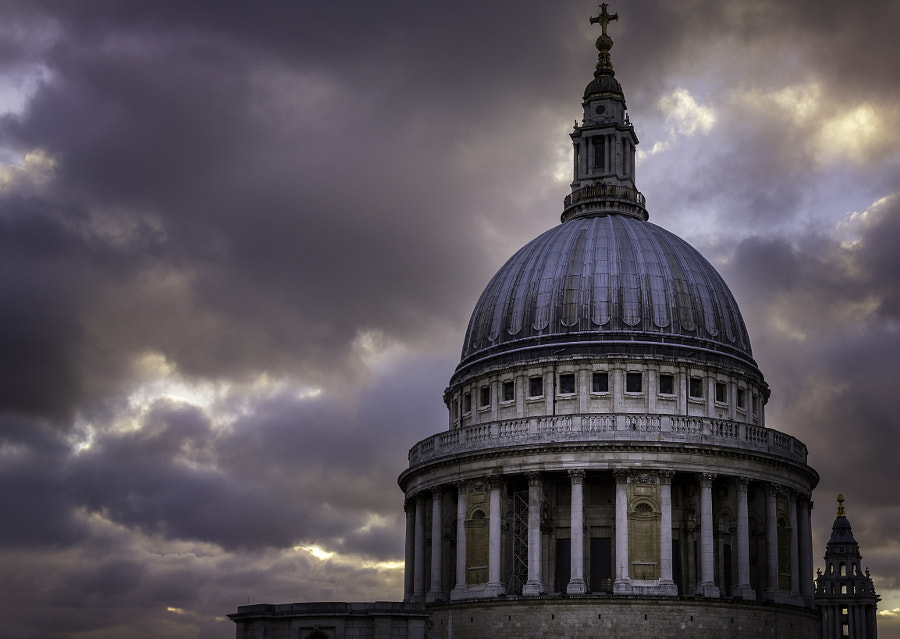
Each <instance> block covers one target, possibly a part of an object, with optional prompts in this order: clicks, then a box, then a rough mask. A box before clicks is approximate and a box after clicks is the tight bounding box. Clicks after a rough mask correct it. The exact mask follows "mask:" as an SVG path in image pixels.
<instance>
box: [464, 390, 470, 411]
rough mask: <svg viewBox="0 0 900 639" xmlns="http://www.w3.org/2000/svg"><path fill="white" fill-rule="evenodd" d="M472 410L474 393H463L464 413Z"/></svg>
mask: <svg viewBox="0 0 900 639" xmlns="http://www.w3.org/2000/svg"><path fill="white" fill-rule="evenodd" d="M471 412H472V393H466V394H465V395H463V413H464V414H465V413H471Z"/></svg>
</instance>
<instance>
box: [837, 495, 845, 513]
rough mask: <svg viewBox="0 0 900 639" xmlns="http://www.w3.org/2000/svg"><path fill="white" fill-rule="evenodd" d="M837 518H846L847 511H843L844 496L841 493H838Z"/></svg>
mask: <svg viewBox="0 0 900 639" xmlns="http://www.w3.org/2000/svg"><path fill="white" fill-rule="evenodd" d="M837 516H838V517H846V516H847V511H846V510H844V495H843V493H838V509H837Z"/></svg>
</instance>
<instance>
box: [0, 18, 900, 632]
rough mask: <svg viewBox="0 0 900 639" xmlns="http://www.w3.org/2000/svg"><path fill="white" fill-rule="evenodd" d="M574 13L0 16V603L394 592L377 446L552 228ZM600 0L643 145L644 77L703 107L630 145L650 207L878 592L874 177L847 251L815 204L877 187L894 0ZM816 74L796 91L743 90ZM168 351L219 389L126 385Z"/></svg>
mask: <svg viewBox="0 0 900 639" xmlns="http://www.w3.org/2000/svg"><path fill="white" fill-rule="evenodd" d="M596 9H597V7H596V4H593V3H592V4H589V5H584V4H578V5H576V4H574V3H572V4H567V5H566V6H554V5H551V4H546V5H544V4H540V3H533V4H527V3H526V4H523V3H510V2H492V3H484V2H477V3H476V2H463V3H454V5H453V6H443V5H440V6H439V5H433V4H429V3H421V2H401V3H392V4H390V5H384V4H379V3H370V2H352V3H318V4H315V5H313V4H310V3H267V4H260V3H254V4H252V5H251V4H247V3H243V2H220V3H215V5H212V4H209V3H198V2H153V3H134V2H132V3H91V2H87V3H77V4H75V3H64V2H45V3H19V2H13V3H6V4H5V5H4V6H3V7H2V8H0V70H2V73H3V75H4V78H10V79H11V80H10V81H11V83H12V84H13V85H16V86H21V87H23V89H22V90H23V91H26V93H27V99H26V100H25V102H24V107H23V108H22V109H21V110H13V112H10V113H7V114H5V115H0V161H2V162H3V163H7V162H8V160H7V158H9V157H15V158H16V161H17V162H18V163H19V164H20V166H19V167H18V168H16V169H15V170H12V169H9V171H11V173H9V175H11V176H12V177H7V174H6V173H3V172H2V171H3V170H5V169H4V168H3V167H0V299H2V301H3V304H2V305H0V326H2V331H0V356H2V360H3V362H4V367H3V371H4V372H3V373H0V462H2V463H0V505H2V507H3V508H4V512H12V513H16V516H15V517H10V518H7V519H6V520H5V521H4V526H3V527H2V530H0V542H2V544H3V548H0V570H2V572H3V574H4V575H5V576H9V577H8V579H7V580H6V585H5V587H4V590H3V597H4V601H5V602H7V604H8V605H9V606H10V609H12V610H18V611H19V612H18V613H16V615H11V617H10V618H8V619H7V620H6V621H5V623H6V624H7V627H8V628H10V629H14V630H15V632H16V634H17V635H19V636H32V637H65V636H70V635H71V634H74V633H75V632H77V631H92V632H94V633H95V635H92V636H97V637H128V636H133V637H139V636H147V635H148V634H153V635H154V636H170V637H175V636H186V635H199V636H209V637H213V636H216V637H228V636H233V626H232V625H231V624H230V622H215V621H213V618H214V617H216V616H220V615H222V614H224V613H227V612H229V611H231V610H233V609H234V608H235V606H237V605H239V604H243V603H247V602H248V600H252V601H273V602H274V601H297V600H304V599H325V600H327V599H353V598H356V599H376V598H379V599H387V598H394V597H398V596H399V591H400V584H399V583H398V579H399V574H398V573H397V572H389V571H385V570H383V569H381V568H377V567H375V568H372V567H368V568H367V567H365V566H362V565H361V564H362V563H365V562H376V561H378V560H397V559H399V558H400V557H401V556H402V542H403V525H404V524H403V513H402V509H401V498H402V495H401V494H400V491H399V489H398V488H397V487H396V475H397V473H398V472H400V471H401V470H402V468H403V467H404V466H405V465H406V459H405V455H406V450H407V449H408V447H409V446H410V445H411V444H412V443H414V442H415V441H418V440H419V439H422V438H424V437H426V436H428V435H431V434H433V433H435V432H438V431H439V430H441V429H443V428H444V427H445V419H446V415H445V412H444V408H443V406H442V405H441V401H440V397H441V389H442V388H443V387H444V384H445V383H446V380H447V379H448V378H449V376H450V372H451V369H452V366H453V365H454V363H455V358H456V357H457V355H458V346H459V343H460V342H461V338H462V335H461V333H462V331H463V330H464V326H465V322H466V320H467V317H468V312H469V310H470V309H471V307H472V306H473V304H474V301H475V299H476V298H477V295H478V293H479V292H480V290H481V288H482V287H483V286H484V284H485V283H486V282H487V280H488V279H489V277H490V275H491V274H492V272H493V271H494V270H495V269H496V268H497V267H499V265H500V264H502V262H503V261H505V259H506V258H507V257H508V256H509V254H510V253H511V252H512V251H513V250H515V248H517V247H518V246H521V245H522V244H524V243H525V242H526V241H527V240H529V239H531V238H532V237H533V236H534V235H536V234H537V233H538V232H540V231H542V230H544V229H546V228H547V227H549V226H551V225H552V224H554V223H555V222H556V220H558V215H559V212H560V203H561V200H562V197H563V196H564V195H565V191H566V190H567V186H566V183H567V179H568V178H567V177H566V178H565V179H563V180H562V181H554V180H553V179H552V176H553V174H554V172H556V171H557V170H558V168H559V166H561V165H562V166H563V167H564V168H565V169H566V170H568V164H569V159H568V157H569V155H568V153H569V150H568V147H567V144H568V140H567V139H566V133H567V129H566V127H567V126H570V123H571V120H572V119H574V118H575V117H578V116H579V111H580V108H579V104H578V101H579V98H580V96H581V92H582V90H583V88H584V85H585V84H586V82H587V80H588V79H589V77H590V72H591V70H592V66H593V64H594V60H595V51H594V49H593V47H592V41H593V38H594V37H595V36H596V28H591V27H590V25H589V24H587V15H588V14H589V13H591V12H595V11H596ZM610 9H611V10H613V11H617V12H618V13H619V16H620V19H619V22H617V23H615V24H614V25H613V26H612V27H611V32H612V34H613V37H614V38H615V40H616V45H615V48H614V49H613V60H614V63H615V65H616V71H617V78H618V79H620V80H621V81H622V83H623V86H624V88H625V91H626V95H627V96H628V102H629V106H630V107H631V117H632V120H633V121H634V122H635V125H636V127H637V131H638V135H639V136H640V137H641V140H642V145H641V149H643V150H644V151H649V149H651V148H652V147H653V145H654V144H655V143H657V142H663V141H666V140H667V139H669V138H667V135H668V131H669V128H671V127H672V126H673V124H672V120H671V119H667V117H671V114H667V113H665V112H664V110H663V109H661V107H660V105H659V100H660V98H661V97H662V96H663V95H665V94H668V93H670V92H671V91H672V90H674V89H679V88H683V89H687V90H689V91H690V93H691V95H692V96H693V97H694V98H695V99H696V100H697V101H698V103H699V104H701V105H704V106H707V107H709V108H710V109H713V110H714V111H715V113H716V115H717V118H718V119H717V120H716V124H715V126H714V127H713V128H712V129H711V130H710V131H709V133H707V134H706V135H699V134H695V135H693V136H689V135H681V134H678V135H681V137H678V136H676V137H675V138H672V139H673V140H674V141H675V143H676V144H675V146H674V147H673V151H667V152H661V153H659V154H657V155H654V156H652V157H650V158H648V159H647V160H646V161H645V162H644V164H643V165H642V167H641V169H640V173H639V176H638V177H639V186H640V187H641V188H642V190H644V191H645V193H646V194H647V196H648V202H649V203H650V204H651V214H652V215H653V220H654V221H656V222H659V223H661V224H663V225H664V226H668V227H669V228H673V227H676V230H681V231H682V232H684V234H686V235H688V236H689V238H690V239H693V240H695V241H696V240H697V238H699V239H700V243H701V244H703V248H704V250H705V251H707V254H711V255H730V254H731V253H734V257H733V259H732V261H731V262H730V264H729V265H728V266H727V267H725V268H723V274H724V275H725V277H726V280H727V281H729V283H731V284H732V286H733V288H734V289H735V292H736V293H737V294H738V298H739V301H740V302H741V307H742V310H743V311H744V315H745V317H746V318H747V321H748V324H749V328H750V331H751V335H752V337H753V343H754V352H755V354H756V356H757V359H758V361H759V362H760V365H761V367H762V368H763V371H764V372H765V373H766V376H767V379H768V381H769V382H770V384H771V385H772V386H773V389H774V395H773V400H772V402H770V405H769V407H768V410H769V415H770V425H771V426H773V427H775V428H779V429H780V430H784V431H787V432H790V433H792V434H794V435H797V436H798V437H800V438H801V439H802V440H804V441H805V442H806V443H807V444H808V445H809V448H810V461H811V463H812V464H813V465H814V466H815V467H816V468H817V469H818V470H819V471H820V472H821V473H822V476H823V481H822V488H821V492H822V495H821V496H819V495H818V494H817V502H818V504H819V506H818V507H817V509H816V517H817V521H816V526H817V529H818V530H819V532H818V534H819V537H817V544H818V543H819V539H820V538H821V535H822V529H823V527H824V529H827V528H828V526H829V525H830V518H831V516H832V514H833V512H832V506H831V499H832V497H831V494H832V493H835V492H837V491H838V490H843V491H844V492H846V493H847V494H848V500H850V501H848V508H850V513H851V520H852V521H853V523H854V530H855V531H857V536H858V537H859V538H860V539H861V540H863V542H864V547H863V553H864V555H865V556H866V557H867V559H870V560H871V561H873V572H875V574H876V577H877V578H878V579H880V580H883V581H878V582H877V583H878V585H879V587H881V584H882V583H884V584H885V587H887V586H888V585H890V586H896V584H895V583H894V582H892V581H890V577H889V573H890V572H891V571H892V570H893V571H894V573H896V565H897V564H896V562H897V560H896V556H897V555H896V553H895V552H893V551H892V550H891V549H892V548H893V547H896V542H897V540H896V530H898V522H897V514H896V509H892V504H893V503H894V500H893V496H892V494H891V490H890V489H891V487H892V486H893V485H896V473H894V472H893V468H894V465H893V461H892V459H891V453H892V451H894V450H896V448H897V444H898V442H897V435H896V433H897V432H900V431H898V428H897V426H898V424H897V423H896V418H895V417H894V416H893V409H892V406H891V405H890V403H889V400H890V399H891V398H892V397H893V395H894V394H895V389H894V386H895V380H896V379H898V373H900V371H898V370H897V369H896V364H894V362H896V361H898V360H900V352H898V351H900V344H898V339H897V334H898V333H897V328H896V326H897V321H898V306H900V301H898V300H900V298H898V293H900V292H898V289H897V284H896V282H895V281H894V279H895V278H894V275H893V274H895V273H896V272H898V268H897V267H898V266H900V264H897V259H898V258H897V251H896V250H895V243H896V238H897V237H898V236H900V228H898V225H900V217H898V215H897V210H896V203H888V205H885V206H883V207H882V209H880V210H879V211H877V215H876V214H875V213H873V214H872V217H871V218H870V219H869V220H868V221H866V222H865V223H860V224H859V225H858V226H857V231H858V235H859V237H858V238H857V239H858V240H859V243H858V244H857V245H853V246H847V245H842V244H841V239H840V238H839V237H836V235H835V234H834V233H832V231H833V228H834V225H835V223H836V221H838V220H840V219H842V216H844V215H845V214H846V213H847V212H848V211H850V210H858V211H860V210H863V209H864V208H866V207H868V206H869V204H870V203H871V202H872V201H873V200H875V199H877V198H878V197H882V196H885V195H889V194H891V193H895V192H897V191H898V190H900V182H898V181H897V179H896V176H897V173H896V170H895V169H896V159H895V158H896V148H897V140H896V138H895V137H894V136H895V135H896V133H895V131H892V130H891V128H890V127H889V126H887V125H889V124H891V123H892V122H894V121H895V120H891V119H890V118H891V117H892V116H891V115H890V114H891V108H894V107H893V105H895V104H897V101H898V92H900V88H898V85H897V83H896V77H897V74H898V70H897V68H896V65H897V60H900V56H898V55H897V52H896V44H895V41H896V38H895V31H896V26H897V22H898V15H897V11H898V9H897V7H896V6H894V4H892V3H888V2H871V3H867V4H866V6H865V7H859V8H854V9H853V10H845V8H844V7H843V6H842V5H840V4H839V3H838V2H836V1H832V0H829V1H828V2H825V3H822V2H815V3H813V2H809V1H805V0H804V1H802V2H792V3H776V2H712V1H705V0H704V1H701V0H686V1H674V0H673V1H671V2H633V3H628V4H624V5H622V6H616V5H613V6H612V7H610ZM29 74H31V76H29ZM26 76H28V77H33V78H37V79H33V80H32V81H30V83H28V82H22V78H24V77H26ZM812 84H817V85H818V86H820V87H821V91H822V96H824V97H821V100H820V103H819V106H818V111H815V115H816V117H815V118H812V119H810V120H802V119H797V118H794V117H793V115H792V113H791V111H790V109H787V110H782V111H776V110H773V109H772V108H771V105H769V104H768V103H762V102H760V100H762V98H759V96H760V95H764V94H767V92H772V91H777V90H780V89H784V88H785V87H794V86H800V87H803V86H809V85H812ZM0 88H2V87H0ZM851 96H852V97H851ZM860 105H866V106H869V107H871V108H872V109H873V110H874V111H873V112H874V113H875V115H876V116H878V117H879V118H881V119H880V120H878V122H879V123H880V124H881V125H882V126H883V131H884V132H883V134H882V135H881V136H879V137H878V138H877V139H876V140H874V141H870V142H869V143H867V144H868V145H867V146H865V147H864V148H863V149H862V150H861V151H859V153H857V154H856V155H855V156H853V158H852V161H851V162H849V163H847V162H844V163H838V164H833V163H832V164H829V162H830V161H831V160H829V159H828V158H823V157H822V156H821V153H819V151H821V149H822V146H821V145H818V146H817V143H816V141H817V140H819V139H820V138H819V137H817V136H818V135H819V134H820V133H821V131H822V129H821V126H820V125H821V119H822V118H836V117H839V116H840V115H842V113H843V112H844V111H845V110H846V109H847V108H856V107H858V106H860ZM0 106H2V105H0ZM845 107H846V108H845ZM38 150H39V151H40V154H38V155H36V156H35V158H37V159H34V158H33V159H32V161H30V163H29V162H28V161H24V160H21V158H22V157H23V156H24V154H26V153H35V152H36V151H38ZM41 154H44V155H41ZM560 154H562V155H560ZM50 163H52V166H50ZM892 166H894V168H893V169H892V168H891V167H892ZM823 176H824V177H823ZM823 184H824V186H823ZM843 184H846V185H848V186H841V185H843ZM850 185H852V186H850ZM845 192H850V195H849V196H847V198H846V200H843V199H842V200H841V203H840V204H835V203H833V202H831V201H830V200H831V199H839V198H836V197H834V196H835V194H838V195H840V197H841V198H843V197H844V193H845ZM698 212H700V213H703V214H704V215H707V214H709V213H710V212H713V213H714V215H711V214H710V217H712V220H709V219H708V218H699V217H697V215H698ZM816 216H822V217H823V219H824V220H825V221H822V220H819V221H818V222H817V223H815V224H813V223H808V222H807V221H808V220H813V221H815V220H817V217H816ZM698 219H704V220H705V221H704V225H703V226H702V227H700V226H697V225H696V224H697V220H698ZM707 223H709V226H706V224H707ZM679 225H680V229H679V228H678V227H679ZM736 244H737V246H735V245H736ZM773 318H774V319H783V320H785V321H786V322H787V326H792V327H795V328H797V330H798V331H799V332H802V333H803V334H804V335H806V338H805V340H803V339H798V338H797V336H796V335H794V334H791V333H790V332H785V331H784V330H783V329H784V324H780V325H774V324H772V321H773ZM372 344H375V349H374V351H375V354H374V355H373V354H372V352H369V350H367V349H369V347H370V346H371V345H372ZM382 348H396V349H397V353H399V354H398V355H396V356H389V357H384V358H383V357H382V355H380V354H379V353H380V349H382ZM373 362H374V363H373ZM161 375H166V376H169V377H172V378H175V379H177V380H180V381H183V382H185V383H187V384H191V383H198V384H208V385H210V386H212V387H214V388H215V389H217V392H218V393H219V395H218V396H217V399H216V400H215V401H214V402H213V403H212V404H211V405H208V406H207V405H203V404H202V402H198V403H196V404H192V403H190V402H187V401H179V400H174V399H167V398H165V397H156V398H153V397H151V398H150V399H148V400H147V401H148V402H149V403H148V404H147V405H146V406H143V407H140V406H137V407H136V405H135V402H136V401H137V400H135V395H134V394H135V392H136V391H137V390H140V389H142V388H143V387H144V386H145V385H152V383H153V382H154V381H155V379H156V377H157V376H161ZM260 380H263V382H262V383H260ZM266 380H269V381H272V380H275V381H276V382H279V383H282V384H290V385H292V386H293V387H296V388H300V389H313V388H321V389H322V394H321V396H318V397H309V396H307V397H305V398H300V397H299V396H298V395H297V394H295V393H294V392H293V390H294V388H291V389H290V390H285V389H284V388H283V387H279V389H278V390H274V391H273V390H271V389H267V387H266V383H268V382H267V381H266ZM260 385H261V387H262V390H259V388H258V386H260ZM165 394H166V391H165V389H162V390H160V391H159V393H158V395H163V396H164V395H165ZM138 395H140V393H138ZM791 398H802V399H800V400H792V399H791ZM139 403H140V402H138V404H139ZM217 411H220V412H221V411H224V412H227V413H229V415H230V416H231V417H232V418H233V419H232V420H227V424H224V425H223V424H222V423H221V415H220V414H218V413H217ZM234 415H239V416H238V417H237V418H234ZM88 434H90V442H89V443H87V442H86V439H85V438H87V437H88ZM78 445H81V446H82V448H81V450H80V452H78V453H77V454H75V453H74V452H73V449H74V447H75V446H78ZM857 509H858V510H857ZM863 535H865V536H864V537H863ZM892 544H894V546H892ZM294 545H299V546H304V545H317V546H320V547H322V548H323V549H324V550H327V551H338V552H339V553H342V554H344V555H347V556H351V557H355V558H356V559H354V561H355V564H354V565H348V564H346V563H341V562H340V561H339V560H338V559H337V558H335V559H332V560H328V561H327V562H323V561H320V560H318V559H315V558H314V557H312V556H311V555H309V554H307V553H306V552H305V551H296V552H295V551H293V550H291V548H292V547H293V546H294ZM875 561H877V562H878V568H877V570H876V568H875V565H874V562H875ZM169 608H173V609H174V610H173V611H170V610H169Z"/></svg>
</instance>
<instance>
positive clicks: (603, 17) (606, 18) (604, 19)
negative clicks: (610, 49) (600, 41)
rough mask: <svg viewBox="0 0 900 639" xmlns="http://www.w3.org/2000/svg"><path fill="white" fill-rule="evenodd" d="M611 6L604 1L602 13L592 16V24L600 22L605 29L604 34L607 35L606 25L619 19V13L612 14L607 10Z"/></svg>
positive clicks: (601, 8) (601, 7) (601, 6)
mask: <svg viewBox="0 0 900 639" xmlns="http://www.w3.org/2000/svg"><path fill="white" fill-rule="evenodd" d="M607 6H609V5H608V4H607V3H605V2H604V3H603V4H601V5H600V15H599V16H592V17H591V24H597V23H598V22H599V23H600V28H601V29H603V35H606V27H607V25H608V24H609V23H610V22H612V21H613V20H618V19H619V14H618V13H614V14H612V15H610V14H609V12H608V11H607V10H606V7H607Z"/></svg>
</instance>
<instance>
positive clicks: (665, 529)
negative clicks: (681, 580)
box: [659, 470, 678, 596]
mask: <svg viewBox="0 0 900 639" xmlns="http://www.w3.org/2000/svg"><path fill="white" fill-rule="evenodd" d="M674 474H675V473H673V472H672V471H669V470H663V471H660V473H659V501H660V508H661V511H660V517H659V585H660V592H659V594H661V595H672V596H675V595H677V594H678V587H677V586H676V585H675V582H674V581H673V580H672V475H674Z"/></svg>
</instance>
